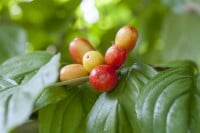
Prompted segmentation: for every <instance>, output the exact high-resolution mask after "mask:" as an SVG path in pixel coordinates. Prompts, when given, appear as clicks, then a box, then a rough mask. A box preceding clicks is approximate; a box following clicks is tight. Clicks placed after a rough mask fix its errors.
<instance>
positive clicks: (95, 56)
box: [83, 51, 104, 72]
mask: <svg viewBox="0 0 200 133" xmlns="http://www.w3.org/2000/svg"><path fill="white" fill-rule="evenodd" d="M103 63H104V57H103V55H102V54H101V53H100V52H98V51H88V52H86V53H85V54H84V56H83V66H84V68H85V69H86V70H87V71H88V72H90V71H91V70H92V69H93V68H95V67H96V66H98V65H101V64H103Z"/></svg>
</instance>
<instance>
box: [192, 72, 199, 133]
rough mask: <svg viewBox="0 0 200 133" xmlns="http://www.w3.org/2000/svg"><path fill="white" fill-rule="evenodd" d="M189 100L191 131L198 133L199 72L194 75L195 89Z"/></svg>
mask: <svg viewBox="0 0 200 133" xmlns="http://www.w3.org/2000/svg"><path fill="white" fill-rule="evenodd" d="M191 101H192V102H191V104H192V105H191V110H192V111H191V115H190V117H191V120H190V122H191V133H198V132H199V131H200V127H199V123H200V104H199V103H200V74H198V75H196V90H195V91H194V95H193V98H192V99H191Z"/></svg>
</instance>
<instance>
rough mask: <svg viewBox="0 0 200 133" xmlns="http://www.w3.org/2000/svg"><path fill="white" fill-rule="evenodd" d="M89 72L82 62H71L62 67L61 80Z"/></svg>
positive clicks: (85, 74)
mask: <svg viewBox="0 0 200 133" xmlns="http://www.w3.org/2000/svg"><path fill="white" fill-rule="evenodd" d="M87 75H88V72H87V71H86V70H85V68H84V67H83V65H81V64H70V65H66V66H64V67H62V68H61V70H60V81H67V80H70V79H75V78H80V77H84V76H87Z"/></svg>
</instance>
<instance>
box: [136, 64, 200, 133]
mask: <svg viewBox="0 0 200 133" xmlns="http://www.w3.org/2000/svg"><path fill="white" fill-rule="evenodd" d="M194 78H195V76H194V69H193V67H189V66H186V67H175V68H171V69H169V70H166V71H164V72H161V73H159V74H158V75H157V76H156V77H154V78H153V79H152V80H150V82H149V83H147V84H146V85H145V86H144V88H143V91H142V93H141V95H140V96H139V99H138V100H137V103H136V112H137V116H138V120H139V125H140V128H141V133H147V132H148V133H165V132H166V133H187V132H188V131H190V130H191V131H192V133H197V132H198V127H197V124H196V123H194V122H198V121H199V119H196V118H195V117H196V116H195V115H196V114H193V116H192V115H191V112H193V110H195V111H196V113H197V116H199V113H198V112H197V111H198V110H199V105H197V101H198V99H197V98H195V103H194V104H193V96H194V90H195V88H196V86H195V80H194ZM195 119H196V120H195ZM194 120H195V121H194ZM191 121H193V126H192V128H191V126H190V122H191ZM195 124H196V125H195Z"/></svg>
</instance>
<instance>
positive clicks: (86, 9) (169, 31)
mask: <svg viewBox="0 0 200 133" xmlns="http://www.w3.org/2000/svg"><path fill="white" fill-rule="evenodd" d="M123 25H134V26H135V27H136V28H137V29H138V31H139V40H138V42H137V47H136V49H135V50H134V51H133V52H132V53H131V54H130V55H129V57H128V58H129V59H128V60H127V64H129V63H133V62H134V61H142V62H145V63H148V64H162V63H165V62H168V61H172V60H179V59H183V60H185V59H190V60H193V61H195V62H196V63H198V66H200V54H199V50H200V43H199V42H200V36H199V34H200V0H0V62H2V61H4V60H6V59H7V58H9V57H12V56H15V55H16V54H23V53H24V51H25V52H26V53H27V52H31V51H36V50H48V51H50V52H61V53H62V60H63V62H65V63H66V62H67V63H71V62H72V60H71V59H70V57H69V53H68V44H69V42H70V41H71V40H72V39H73V38H75V37H77V36H79V37H80V36H81V37H85V38H87V39H88V40H89V41H90V42H91V43H92V44H93V45H94V46H95V47H96V48H97V49H98V50H99V51H101V52H102V53H103V54H104V53H105V50H106V49H107V48H108V47H109V46H110V45H111V44H112V43H113V41H114V37H115V34H116V32H117V30H118V29H119V28H120V27H121V26H123ZM5 51H7V52H5Z"/></svg>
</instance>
